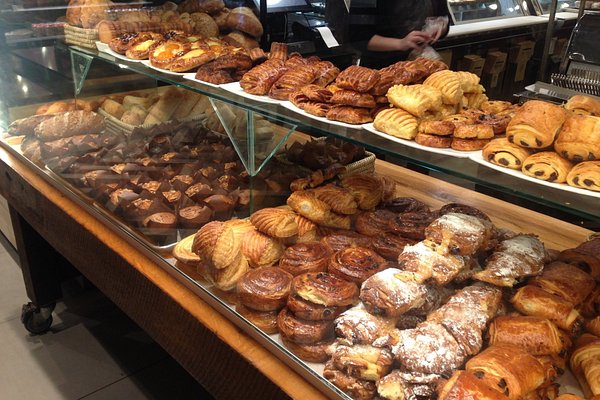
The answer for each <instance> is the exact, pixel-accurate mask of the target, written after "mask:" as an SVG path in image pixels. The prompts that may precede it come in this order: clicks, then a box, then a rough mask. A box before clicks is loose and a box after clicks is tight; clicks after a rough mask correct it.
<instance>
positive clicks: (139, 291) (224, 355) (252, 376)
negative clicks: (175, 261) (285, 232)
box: [0, 148, 591, 399]
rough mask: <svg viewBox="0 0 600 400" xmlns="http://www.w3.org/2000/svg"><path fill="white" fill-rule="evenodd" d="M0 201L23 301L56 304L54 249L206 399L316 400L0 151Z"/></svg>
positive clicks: (546, 236)
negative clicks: (14, 247)
mask: <svg viewBox="0 0 600 400" xmlns="http://www.w3.org/2000/svg"><path fill="white" fill-rule="evenodd" d="M376 172H377V173H380V174H383V175H387V176H390V177H392V178H393V179H395V180H396V181H397V183H398V193H399V195H402V196H413V197H416V198H417V199H419V200H422V201H425V202H426V203H428V204H430V205H431V206H433V207H438V206H440V205H442V204H445V203H449V202H463V203H465V202H466V203H468V204H470V205H473V206H475V207H478V208H480V209H481V210H482V211H484V212H486V213H488V214H490V215H491V217H492V219H493V220H494V222H495V223H496V224H497V225H499V226H501V227H505V228H509V229H513V230H515V231H522V232H533V233H536V234H537V235H539V237H540V239H541V240H543V241H544V242H545V243H546V244H547V246H548V247H550V248H554V249H557V250H560V249H564V248H568V247H574V246H576V245H577V244H579V243H581V242H582V241H584V240H585V239H586V238H587V237H588V236H589V234H590V233H591V231H589V230H586V229H583V228H581V227H578V226H575V225H572V224H569V223H566V222H563V221H560V220H557V219H554V218H551V217H548V216H545V215H543V214H539V213H536V212H533V211H530V210H526V209H523V208H521V207H518V206H515V205H512V204H508V203H505V202H503V201H501V200H498V199H494V198H492V197H489V196H486V195H483V194H479V193H476V192H472V191H469V190H467V189H464V188H461V187H458V186H455V185H453V184H450V183H446V182H443V181H441V180H439V179H436V178H433V177H429V176H426V175H422V174H420V173H417V172H414V171H410V170H407V169H404V168H401V167H398V166H395V165H393V164H389V163H386V162H382V161H377V162H376ZM0 194H2V195H3V196H4V197H5V198H6V199H7V201H8V204H9V206H10V208H11V213H12V218H13V225H14V226H15V233H16V235H17V242H18V248H19V253H20V254H19V255H20V258H21V265H22V268H23V273H24V277H25V282H26V286H27V289H28V295H29V297H30V298H31V299H32V300H33V301H34V302H36V303H37V304H38V305H43V304H44V303H47V302H48V301H52V300H53V297H54V300H56V296H57V293H56V287H55V285H52V283H53V282H52V280H51V279H50V280H44V278H45V279H47V278H48V276H50V277H51V276H52V272H53V269H52V268H53V265H51V264H50V263H48V262H47V261H46V260H47V259H45V258H44V253H46V252H51V251H54V250H56V251H57V252H58V253H60V254H61V255H62V256H64V257H65V258H66V259H67V260H68V261H69V262H70V263H71V264H72V265H73V266H74V267H75V268H76V269H77V270H78V271H79V272H81V273H82V274H83V275H84V276H85V277H86V278H87V279H89V280H90V281H91V282H92V283H93V284H94V285H95V286H96V287H98V288H99V289H100V290H101V291H102V292H103V293H104V294H105V295H106V296H107V297H108V298H109V299H111V300H112V301H113V302H114V303H115V304H116V305H117V306H118V307H119V308H121V309H122V310H123V311H124V312H125V313H126V314H127V315H128V316H129V317H131V318H132V319H133V320H134V321H135V322H136V323H137V324H139V325H140V326H141V327H142V328H143V329H144V330H145V331H146V332H147V333H148V334H149V335H150V336H151V337H152V338H153V339H154V340H156V341H157V342H158V343H159V344H160V345H161V346H162V347H163V348H164V349H165V350H166V351H167V352H169V353H170V354H171V355H172V356H173V358H175V359H176V360H177V361H178V362H179V363H180V364H181V365H182V366H183V367H184V368H185V369H186V370H187V371H188V372H189V373H190V374H191V375H192V376H194V378H195V379H197V380H198V381H199V382H200V383H201V384H202V385H203V386H204V387H205V388H206V389H207V390H208V391H209V392H210V393H211V394H212V395H213V396H214V397H216V398H219V399H228V398H231V399H237V398H255V397H257V398H259V397H260V398H282V397H291V398H308V399H320V398H325V395H324V394H322V393H321V392H319V391H318V390H317V389H316V388H315V387H314V386H313V385H312V384H310V383H309V382H308V381H306V380H305V379H304V378H303V377H302V376H300V375H299V374H298V373H297V372H295V371H294V370H293V369H292V368H290V367H289V366H287V365H286V364H285V363H284V362H282V361H281V360H279V359H278V358H276V357H275V356H274V355H272V354H271V353H270V352H269V351H268V350H267V349H265V348H264V347H262V346H261V345H260V344H258V342H256V341H255V340H254V339H252V338H251V337H250V336H249V335H248V334H246V333H245V332H243V331H242V330H240V329H239V328H237V327H236V326H235V325H234V324H233V323H232V322H230V321H229V320H228V319H227V318H226V317H224V316H223V315H221V314H220V313H219V312H218V311H217V310H215V309H213V308H212V307H211V306H209V305H208V304H207V303H206V302H205V301H203V300H202V299H201V298H199V297H198V296H197V295H196V294H194V293H193V291H192V290H190V289H189V288H187V287H186V286H185V285H184V284H182V283H181V282H180V281H178V280H177V279H175V278H174V277H173V276H172V275H171V274H169V273H168V272H167V271H166V270H164V269H163V268H162V267H161V266H160V265H158V264H157V263H156V262H154V261H153V260H152V259H151V258H150V257H148V256H147V255H146V254H144V252H143V251H141V250H140V249H139V248H137V247H136V246H134V245H132V244H131V243H129V242H128V241H126V240H124V239H123V238H121V237H119V236H118V235H116V234H115V232H114V230H113V229H111V228H110V227H109V226H107V225H106V224H105V222H103V221H101V220H99V219H97V218H96V217H95V216H93V215H92V214H90V213H89V212H88V211H86V210H85V208H83V207H82V206H81V205H79V204H78V203H77V202H75V201H73V200H72V199H70V198H69V197H68V196H65V195H64V194H63V193H62V192H61V191H59V190H58V189H56V188H55V187H54V186H53V185H52V184H50V183H49V182H47V181H46V179H44V178H43V177H42V176H40V175H39V171H35V170H34V169H33V168H32V167H30V166H29V165H28V164H27V163H25V162H23V161H22V160H20V158H19V157H18V156H16V155H14V154H12V153H10V152H9V151H7V150H6V149H4V148H0ZM44 243H45V245H44ZM40 279H42V280H40Z"/></svg>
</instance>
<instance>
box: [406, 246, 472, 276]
mask: <svg viewBox="0 0 600 400" xmlns="http://www.w3.org/2000/svg"><path fill="white" fill-rule="evenodd" d="M398 265H399V266H400V267H401V268H402V269H403V270H405V271H410V272H414V273H415V275H416V279H417V281H418V282H425V281H426V280H428V279H432V280H433V281H434V282H435V283H436V284H438V285H446V284H448V283H450V282H451V281H452V280H453V279H454V278H455V277H456V276H457V275H458V274H459V272H460V271H462V270H463V269H465V267H466V265H465V259H464V258H463V257H459V256H454V255H445V256H444V255H441V254H439V253H437V252H436V251H435V249H434V248H432V247H429V246H428V245H427V244H426V242H419V243H417V244H415V245H413V246H406V247H404V251H403V252H402V253H401V254H400V255H399V256H398Z"/></svg>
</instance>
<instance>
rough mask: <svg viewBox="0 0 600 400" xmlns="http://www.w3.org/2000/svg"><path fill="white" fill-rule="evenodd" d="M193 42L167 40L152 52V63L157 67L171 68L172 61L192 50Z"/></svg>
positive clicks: (150, 57)
mask: <svg viewBox="0 0 600 400" xmlns="http://www.w3.org/2000/svg"><path fill="white" fill-rule="evenodd" d="M190 47H191V44H190V43H189V42H187V41H186V42H183V41H179V40H167V41H166V42H164V43H162V44H160V45H159V46H157V47H155V48H154V50H152V52H151V53H150V56H149V59H150V64H152V65H153V66H155V67H157V68H161V69H169V68H170V66H171V63H172V62H173V61H175V60H176V59H177V58H178V57H181V56H182V55H184V54H185V53H187V52H188V51H189V50H190Z"/></svg>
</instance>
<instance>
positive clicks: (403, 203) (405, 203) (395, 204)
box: [380, 197, 431, 213]
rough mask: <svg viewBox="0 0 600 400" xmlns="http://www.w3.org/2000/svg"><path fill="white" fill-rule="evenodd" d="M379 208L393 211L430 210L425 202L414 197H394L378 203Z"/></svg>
mask: <svg viewBox="0 0 600 400" xmlns="http://www.w3.org/2000/svg"><path fill="white" fill-rule="evenodd" d="M380 208H383V209H385V210H390V211H393V212H395V213H405V212H430V211H431V209H430V208H429V206H428V205H427V204H425V203H423V202H422V201H420V200H417V199H415V198H414V197H395V198H393V199H391V200H388V201H385V202H383V203H381V204H380Z"/></svg>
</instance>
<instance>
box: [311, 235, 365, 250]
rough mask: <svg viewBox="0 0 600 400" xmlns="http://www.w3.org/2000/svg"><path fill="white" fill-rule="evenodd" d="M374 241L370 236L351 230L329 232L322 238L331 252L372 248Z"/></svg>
mask: <svg viewBox="0 0 600 400" xmlns="http://www.w3.org/2000/svg"><path fill="white" fill-rule="evenodd" d="M371 241H372V239H371V238H370V237H368V236H365V235H361V234H360V233H357V232H354V231H350V230H336V231H333V232H327V233H326V234H325V235H324V236H323V237H322V238H321V243H323V244H324V245H325V246H327V248H329V250H330V251H331V252H336V251H339V250H343V249H345V248H346V247H357V246H360V247H370V246H371Z"/></svg>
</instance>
